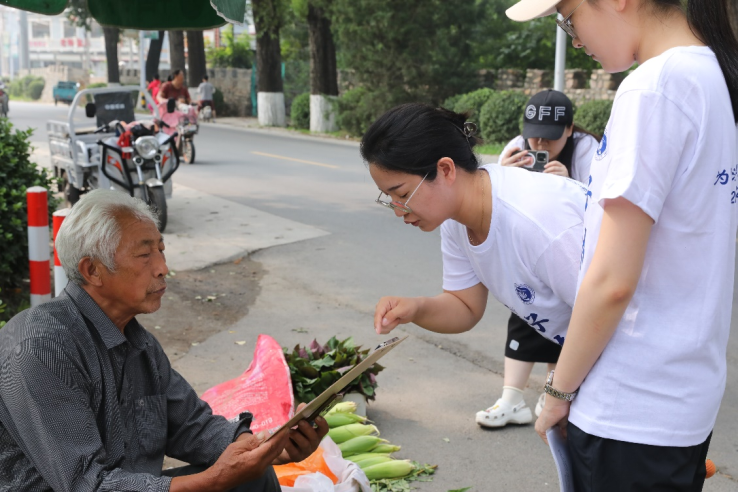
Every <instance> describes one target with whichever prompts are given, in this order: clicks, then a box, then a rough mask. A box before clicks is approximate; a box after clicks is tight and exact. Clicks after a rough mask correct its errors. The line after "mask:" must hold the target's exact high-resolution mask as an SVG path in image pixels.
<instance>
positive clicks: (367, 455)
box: [344, 452, 392, 464]
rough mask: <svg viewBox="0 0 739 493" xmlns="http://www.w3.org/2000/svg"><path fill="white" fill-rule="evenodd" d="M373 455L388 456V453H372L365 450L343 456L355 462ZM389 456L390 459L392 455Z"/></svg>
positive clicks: (370, 457)
mask: <svg viewBox="0 0 739 493" xmlns="http://www.w3.org/2000/svg"><path fill="white" fill-rule="evenodd" d="M374 457H390V454H377V453H372V452H365V453H363V454H356V455H350V456H348V457H344V458H345V459H346V460H350V461H352V462H354V463H355V464H356V463H357V462H360V461H363V460H365V459H372V458H374ZM390 458H391V459H392V457H390Z"/></svg>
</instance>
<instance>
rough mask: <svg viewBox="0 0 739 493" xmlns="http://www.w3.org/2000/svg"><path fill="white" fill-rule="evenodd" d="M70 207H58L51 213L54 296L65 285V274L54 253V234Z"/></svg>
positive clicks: (60, 291) (57, 231)
mask: <svg viewBox="0 0 739 493" xmlns="http://www.w3.org/2000/svg"><path fill="white" fill-rule="evenodd" d="M71 210H72V209H59V210H58V211H56V212H55V213H54V214H52V220H53V225H52V234H53V238H54V296H59V295H60V294H61V293H62V291H63V290H64V288H65V287H67V282H69V280H68V279H67V274H65V273H64V269H63V268H62V263H61V262H60V261H59V256H58V255H57V254H56V235H57V233H59V228H61V227H62V223H63V222H64V218H66V217H67V214H69V212H70V211H71Z"/></svg>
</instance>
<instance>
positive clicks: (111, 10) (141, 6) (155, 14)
mask: <svg viewBox="0 0 739 493" xmlns="http://www.w3.org/2000/svg"><path fill="white" fill-rule="evenodd" d="M0 4H1V5H7V6H8V7H13V8H16V9H20V10H27V11H29V12H36V13H38V14H45V15H57V14H60V13H62V12H63V11H64V9H65V8H67V0H0ZM87 6H88V8H89V10H90V14H91V15H92V17H93V18H94V19H95V20H96V21H97V22H98V23H99V24H101V25H104V26H113V27H120V28H123V29H142V30H147V31H158V30H162V31H168V30H173V29H186V30H193V29H211V28H214V27H218V26H222V25H223V24H225V23H226V21H228V22H233V23H237V24H241V23H243V22H244V15H245V13H246V0H177V1H175V2H173V1H170V0H124V1H111V0H87Z"/></svg>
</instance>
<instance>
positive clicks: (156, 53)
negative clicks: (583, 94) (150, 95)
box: [146, 31, 164, 82]
mask: <svg viewBox="0 0 739 493" xmlns="http://www.w3.org/2000/svg"><path fill="white" fill-rule="evenodd" d="M163 43H164V31H159V38H157V39H152V40H151V43H150V44H149V53H147V54H146V81H147V82H151V81H152V80H154V75H156V74H157V72H159V58H160V56H161V54H162V44H163Z"/></svg>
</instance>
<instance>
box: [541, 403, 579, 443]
mask: <svg viewBox="0 0 739 493" xmlns="http://www.w3.org/2000/svg"><path fill="white" fill-rule="evenodd" d="M569 415H570V401H565V400H562V399H557V398H556V397H552V396H551V395H547V396H546V398H545V400H544V408H543V409H542V410H541V414H540V415H539V419H537V420H536V425H535V428H536V432H537V433H538V434H539V437H540V438H541V439H542V440H544V443H546V444H548V443H549V442H548V441H547V430H548V429H549V428H551V427H552V426H559V428H560V431H561V432H562V436H563V437H565V438H567V417H568V416H569Z"/></svg>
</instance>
